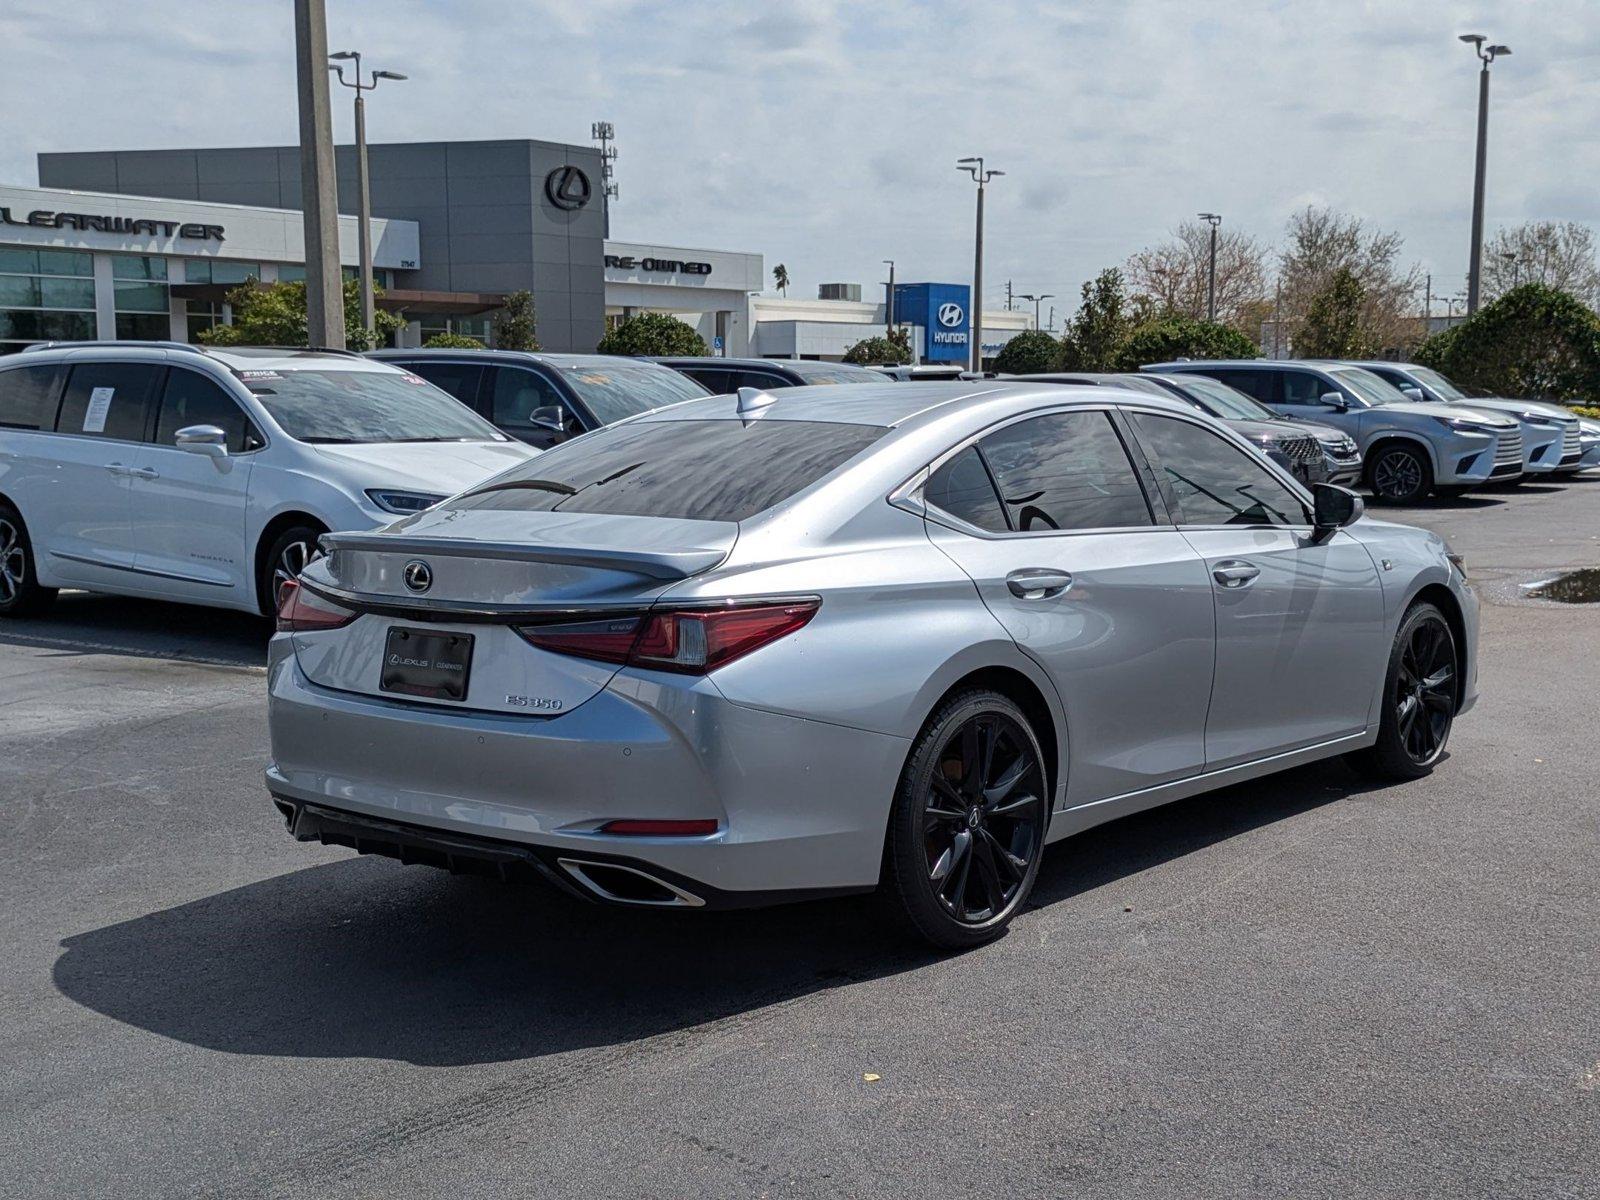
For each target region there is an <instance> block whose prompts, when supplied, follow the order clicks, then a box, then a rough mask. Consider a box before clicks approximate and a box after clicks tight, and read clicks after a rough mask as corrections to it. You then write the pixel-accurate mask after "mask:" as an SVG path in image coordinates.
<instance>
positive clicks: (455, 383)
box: [395, 361, 483, 406]
mask: <svg viewBox="0 0 1600 1200" xmlns="http://www.w3.org/2000/svg"><path fill="white" fill-rule="evenodd" d="M395 365H396V366H402V365H403V366H404V368H405V369H406V370H407V371H410V372H412V373H413V374H415V375H421V376H422V377H423V378H424V379H426V380H427V381H428V382H429V383H431V384H433V386H434V387H436V388H438V389H439V390H440V391H443V392H449V393H450V394H451V395H452V396H454V397H455V398H456V399H457V400H459V401H461V403H463V404H465V405H468V406H471V405H473V404H475V403H476V402H477V398H478V380H480V379H482V378H483V364H482V363H469V362H435V361H428V362H410V363H404V364H401V363H396V364H395Z"/></svg>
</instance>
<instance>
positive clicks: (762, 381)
mask: <svg viewBox="0 0 1600 1200" xmlns="http://www.w3.org/2000/svg"><path fill="white" fill-rule="evenodd" d="M794 386H795V382H794V380H792V379H790V378H788V377H787V376H785V375H780V374H779V373H778V372H777V371H734V372H733V373H732V377H731V378H730V379H729V381H728V390H729V391H730V392H736V391H738V390H739V389H740V388H742V387H747V388H755V389H756V390H757V391H761V392H766V391H771V390H772V389H773V388H786V387H794Z"/></svg>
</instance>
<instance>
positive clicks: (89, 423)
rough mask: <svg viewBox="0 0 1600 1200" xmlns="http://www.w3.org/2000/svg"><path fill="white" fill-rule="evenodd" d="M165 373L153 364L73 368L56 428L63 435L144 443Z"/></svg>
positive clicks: (84, 365) (89, 364) (107, 364)
mask: <svg viewBox="0 0 1600 1200" xmlns="http://www.w3.org/2000/svg"><path fill="white" fill-rule="evenodd" d="M164 370H166V368H165V367H160V366H156V365H154V364H151V363H84V364H82V365H80V366H76V367H73V368H72V374H71V375H70V376H68V378H67V391H66V395H65V396H64V397H63V398H62V401H61V419H60V420H59V421H58V422H57V423H56V428H57V429H58V430H60V431H61V432H62V433H81V434H88V435H90V436H92V437H105V438H117V439H119V440H121V441H125V442H142V441H144V431H145V425H146V419H147V418H148V417H149V415H150V406H151V405H152V403H154V399H155V389H156V384H157V382H158V381H159V380H160V378H161V373H162V372H163V371H164Z"/></svg>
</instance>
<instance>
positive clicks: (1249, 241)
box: [1127, 221, 1269, 332]
mask: <svg viewBox="0 0 1600 1200" xmlns="http://www.w3.org/2000/svg"><path fill="white" fill-rule="evenodd" d="M1268 256H1269V252H1268V250H1267V248H1266V247H1265V246H1263V245H1261V243H1259V242H1258V241H1256V239H1255V238H1253V237H1251V236H1249V235H1248V234H1246V233H1242V232H1240V231H1239V230H1235V229H1224V230H1219V231H1218V232H1217V319H1218V320H1220V321H1223V322H1225V323H1226V324H1229V325H1234V326H1236V327H1238V328H1241V329H1245V330H1246V331H1247V332H1249V331H1251V327H1250V325H1249V324H1248V322H1249V321H1250V320H1251V318H1252V316H1253V314H1254V312H1255V311H1257V310H1258V309H1259V307H1260V306H1261V305H1262V304H1263V303H1264V302H1265V300H1266V296H1267V265H1268ZM1210 273H1211V227H1210V226H1209V225H1204V224H1202V223H1200V222H1198V221H1185V222H1183V224H1181V225H1179V226H1178V228H1177V229H1176V230H1175V231H1174V232H1173V236H1172V237H1171V238H1170V239H1168V240H1167V241H1165V242H1162V243H1161V244H1160V245H1159V246H1148V247H1146V248H1145V249H1143V250H1140V251H1139V252H1138V253H1136V254H1134V255H1133V256H1132V257H1130V258H1129V259H1128V265H1127V277H1128V288H1129V291H1130V292H1131V294H1132V295H1133V296H1134V297H1135V298H1137V299H1143V300H1145V301H1146V302H1147V303H1148V304H1149V306H1150V308H1151V310H1152V314H1153V315H1154V316H1157V317H1189V318H1191V319H1192V320H1196V321H1199V320H1202V319H1204V318H1205V315H1206V305H1207V299H1208V295H1209V287H1210V277H1211V274H1210Z"/></svg>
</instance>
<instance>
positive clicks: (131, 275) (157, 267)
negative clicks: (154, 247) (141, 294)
mask: <svg viewBox="0 0 1600 1200" xmlns="http://www.w3.org/2000/svg"><path fill="white" fill-rule="evenodd" d="M111 277H112V278H113V279H165V278H166V277H167V260H166V259H164V258H158V257H156V256H155V255H153V254H146V255H139V256H137V257H133V256H129V255H118V256H117V257H116V258H113V259H112V260H111Z"/></svg>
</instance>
